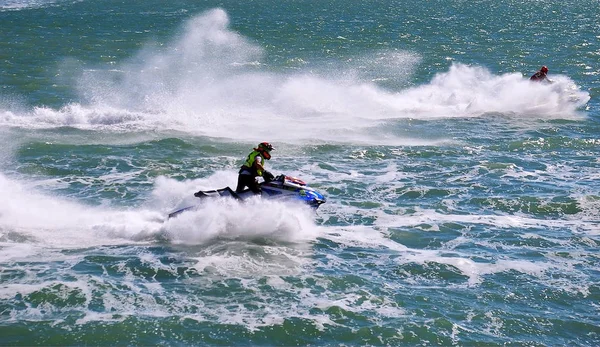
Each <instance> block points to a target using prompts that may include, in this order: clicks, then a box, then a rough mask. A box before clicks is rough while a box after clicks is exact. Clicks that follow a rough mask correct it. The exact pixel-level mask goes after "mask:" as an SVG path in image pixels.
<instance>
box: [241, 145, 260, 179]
mask: <svg viewBox="0 0 600 347" xmlns="http://www.w3.org/2000/svg"><path fill="white" fill-rule="evenodd" d="M257 155H258V156H260V165H262V166H263V167H264V165H265V158H264V157H263V156H262V155H261V153H260V152H259V151H256V150H254V151H252V153H250V154H248V158H247V159H246V161H245V162H244V165H242V168H241V169H240V173H242V171H244V170H248V171H250V173H251V174H252V175H254V176H262V175H263V172H262V171H261V170H258V169H257V168H255V167H254V162H255V161H256V156H257Z"/></svg>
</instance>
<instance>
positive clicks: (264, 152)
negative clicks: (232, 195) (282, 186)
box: [235, 142, 273, 194]
mask: <svg viewBox="0 0 600 347" xmlns="http://www.w3.org/2000/svg"><path fill="white" fill-rule="evenodd" d="M272 150H273V146H272V145H271V144H270V143H268V142H261V143H259V144H258V146H257V148H254V150H253V151H252V153H250V154H248V158H246V161H245V162H244V165H242V167H241V168H240V171H239V175H238V183H237V188H235V192H236V193H241V192H243V191H244V188H246V187H248V188H250V190H251V191H252V192H253V193H254V194H260V193H261V189H260V185H259V184H258V181H257V180H256V177H258V176H261V177H263V178H264V179H265V181H270V180H272V179H273V175H272V174H271V173H270V172H269V171H267V170H265V159H266V160H269V159H271V151H272Z"/></svg>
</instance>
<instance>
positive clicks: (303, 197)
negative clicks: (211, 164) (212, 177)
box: [169, 175, 326, 218]
mask: <svg viewBox="0 0 600 347" xmlns="http://www.w3.org/2000/svg"><path fill="white" fill-rule="evenodd" d="M271 177H272V176H271ZM259 185H260V187H261V190H262V195H261V197H262V198H263V199H270V200H287V201H302V202H304V203H305V204H307V205H308V206H310V207H312V208H314V209H317V208H318V207H319V206H321V204H324V203H325V201H326V199H325V197H324V196H323V194H321V193H319V192H317V191H316V190H315V189H313V188H311V187H309V186H308V185H306V183H305V182H304V181H302V180H301V179H299V178H296V177H290V176H286V175H279V176H277V177H275V178H273V179H267V180H265V181H264V182H261V183H260V184H259ZM194 196H195V197H197V198H199V199H202V200H208V199H211V198H217V197H231V198H234V199H238V200H245V199H247V198H249V197H252V196H254V193H253V192H252V191H251V190H249V189H246V190H244V191H243V192H240V193H236V192H235V191H234V190H233V189H231V188H229V187H225V188H221V189H216V190H201V191H198V192H196V193H194ZM197 206H198V205H192V206H187V207H184V208H180V209H178V210H175V211H173V212H171V213H169V218H172V217H175V216H177V215H179V214H180V213H182V212H185V211H188V210H191V209H193V208H195V207H197Z"/></svg>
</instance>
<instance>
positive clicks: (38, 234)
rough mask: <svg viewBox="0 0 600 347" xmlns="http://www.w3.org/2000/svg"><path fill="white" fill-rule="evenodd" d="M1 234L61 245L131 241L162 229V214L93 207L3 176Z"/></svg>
mask: <svg viewBox="0 0 600 347" xmlns="http://www.w3.org/2000/svg"><path fill="white" fill-rule="evenodd" d="M0 194H2V196H10V197H11V198H10V199H5V200H3V202H2V204H0V233H2V234H4V235H6V236H7V237H8V238H9V239H10V238H11V236H10V235H9V234H12V233H16V235H18V238H20V237H25V238H27V239H31V240H35V241H36V242H41V243H44V244H45V245H50V246H57V247H81V246H82V245H85V246H93V245H104V244H122V243H131V242H135V241H137V240H143V239H146V238H148V237H154V236H156V235H157V233H159V232H160V230H161V226H162V217H161V215H160V214H158V213H157V212H153V211H149V210H129V211H122V210H117V209H108V208H102V207H91V206H85V205H81V204H78V203H76V202H72V201H68V200H66V199H60V198H56V197H50V196H47V195H44V194H40V193H37V192H33V191H31V189H29V188H26V187H25V186H24V185H23V184H21V183H19V182H16V181H12V180H9V179H8V178H6V177H5V176H3V175H0Z"/></svg>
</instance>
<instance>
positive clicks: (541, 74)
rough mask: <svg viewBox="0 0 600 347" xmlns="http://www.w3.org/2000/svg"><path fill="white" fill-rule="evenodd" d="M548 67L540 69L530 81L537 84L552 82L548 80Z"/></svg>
mask: <svg viewBox="0 0 600 347" xmlns="http://www.w3.org/2000/svg"><path fill="white" fill-rule="evenodd" d="M547 74H548V67H546V66H542V68H541V69H540V71H538V72H536V73H534V74H533V75H532V76H531V77H530V78H529V80H530V81H535V82H550V80H549V79H548V76H547Z"/></svg>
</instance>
